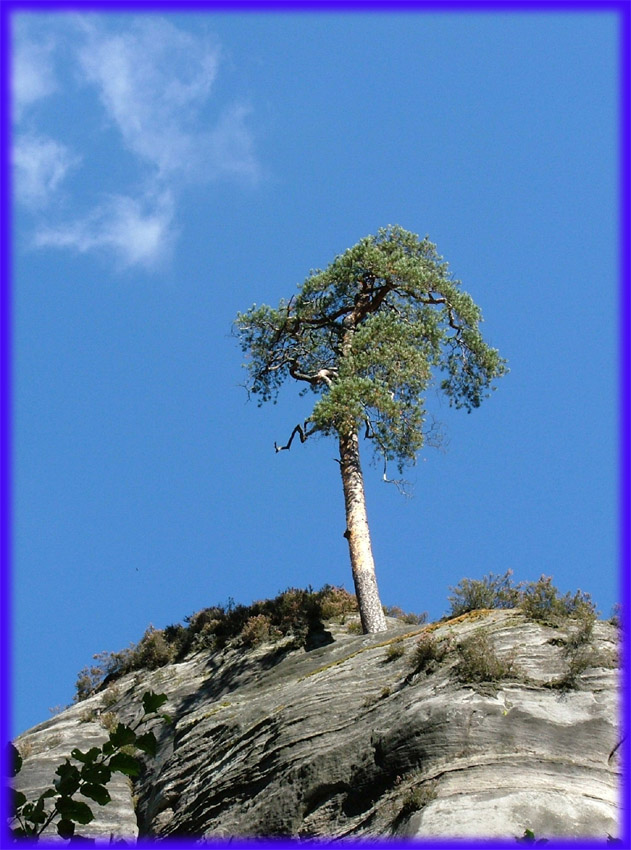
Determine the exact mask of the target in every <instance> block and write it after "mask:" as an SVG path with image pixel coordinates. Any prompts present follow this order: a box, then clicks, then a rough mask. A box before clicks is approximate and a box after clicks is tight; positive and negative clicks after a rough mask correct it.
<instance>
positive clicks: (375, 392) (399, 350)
mask: <svg viewBox="0 0 631 850" xmlns="http://www.w3.org/2000/svg"><path fill="white" fill-rule="evenodd" d="M481 321H482V316H481V313H480V309H479V308H478V306H477V305H476V304H475V303H474V301H473V300H472V298H471V297H470V296H469V295H467V293H466V292H463V291H462V290H461V289H460V283H459V281H457V280H454V279H453V278H452V277H451V275H450V274H449V271H448V268H447V264H446V263H445V262H443V260H442V258H441V257H439V256H438V254H437V253H436V247H435V246H434V245H432V243H431V242H430V241H429V240H428V239H423V240H420V239H419V237H418V236H416V235H415V234H413V233H409V232H408V231H407V230H403V229H402V228H401V227H386V228H384V229H382V230H379V232H378V233H377V235H376V236H367V237H366V238H365V239H362V240H361V241H360V242H358V243H357V245H355V246H354V247H353V248H350V249H349V250H348V251H345V252H344V253H343V254H341V255H340V256H338V257H336V258H335V259H334V260H333V262H332V263H331V264H330V265H329V266H328V268H326V269H324V271H315V272H312V273H311V274H310V275H309V277H308V278H307V279H306V280H305V282H304V283H303V284H302V286H301V287H299V289H298V292H297V294H295V295H293V296H292V297H291V298H290V299H289V301H285V300H283V301H281V302H280V304H279V306H278V307H277V308H276V309H274V308H273V307H268V306H265V305H264V306H262V307H257V306H256V305H254V306H253V307H251V308H250V310H248V312H247V313H240V314H239V315H238V316H237V319H236V322H235V328H236V332H237V335H238V337H239V339H240V342H241V348H242V350H243V351H244V353H245V354H246V355H247V362H246V364H245V366H246V368H247V369H248V371H249V374H250V382H249V385H248V391H249V392H250V393H252V394H253V395H256V396H258V399H259V403H262V402H264V401H269V400H270V399H271V400H273V401H276V396H277V394H278V390H279V389H280V387H281V385H282V384H283V382H284V381H285V380H286V379H287V378H293V379H294V380H296V381H300V382H301V383H303V384H304V385H305V386H304V388H303V390H304V392H306V393H308V392H312V393H314V394H315V395H316V396H317V401H316V403H315V405H314V408H313V411H312V412H311V414H310V415H309V416H308V417H307V419H306V420H305V422H304V424H303V425H300V424H299V425H296V427H295V428H294V430H293V431H292V433H291V436H290V437H289V440H288V442H287V444H286V445H284V446H278V445H276V446H275V448H276V451H282V450H283V449H289V448H290V447H291V443H292V441H293V439H294V437H295V436H296V434H298V435H299V436H300V440H301V442H303V443H304V442H305V440H306V439H307V438H308V437H309V436H310V435H312V434H323V435H326V436H334V437H335V438H336V439H337V440H338V444H339V451H340V458H339V464H340V473H341V476H342V486H343V489H344V503H345V509H346V530H345V532H344V536H345V537H346V538H347V540H348V545H349V554H350V560H351V568H352V572H353V581H354V583H355V592H356V594H357V601H358V604H359V613H360V618H361V623H362V628H363V630H364V632H370V633H372V632H380V631H385V630H386V628H387V624H386V620H385V617H384V615H383V611H382V606H381V602H380V599H379V592H378V588H377V580H376V575H375V566H374V559H373V555H372V547H371V542H370V532H369V528H368V519H367V513H366V504H365V495H364V483H363V474H362V471H361V464H360V454H359V442H360V440H359V437H360V432H362V433H363V434H364V436H365V437H366V438H368V439H369V440H370V441H371V442H372V445H373V448H374V451H375V455H376V456H378V457H381V458H382V459H383V462H384V479H386V480H387V476H386V469H387V464H388V462H389V461H394V462H395V463H396V465H397V467H398V469H399V471H400V472H402V471H403V467H404V466H406V465H412V464H414V463H415V461H416V456H417V454H418V452H419V451H420V449H421V448H422V447H423V443H424V440H425V431H424V424H425V416H426V413H425V401H424V396H425V392H426V390H427V388H428V387H429V386H430V384H431V383H432V382H433V380H434V378H435V377H436V376H437V377H439V378H440V387H441V389H442V390H443V392H444V393H445V394H446V395H447V397H448V398H449V402H450V404H452V405H455V406H456V407H464V408H466V409H467V410H468V411H471V410H472V409H473V408H474V407H478V406H479V405H480V403H481V401H482V399H483V398H484V397H485V396H486V395H488V390H489V389H491V388H492V383H493V381H494V380H495V379H496V378H499V377H501V376H502V375H503V374H505V372H506V371H507V370H506V363H505V361H504V360H503V359H502V358H501V357H500V356H499V353H498V352H497V350H496V349H495V348H491V347H490V346H488V345H487V344H486V343H485V341H484V340H483V339H482V335H481V334H480V331H479V324H480V322H481Z"/></svg>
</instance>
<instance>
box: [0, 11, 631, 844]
mask: <svg viewBox="0 0 631 850" xmlns="http://www.w3.org/2000/svg"><path fill="white" fill-rule="evenodd" d="M86 8H87V9H89V10H90V11H98V10H100V11H109V12H121V11H135V12H158V11H160V12H192V11H197V12H200V11H204V10H213V11H216V12H232V13H235V12H245V13H248V12H265V13H268V14H269V13H273V12H292V13H300V12H348V13H352V12H364V13H365V12H374V13H382V14H383V13H388V14H393V13H397V12H423V11H425V12H441V13H449V12H452V13H453V12H461V13H462V12H488V13H493V12H505V13H506V12H557V13H561V12H565V13H569V12H574V13H580V12H592V13H593V12H609V13H611V12H615V13H618V27H619V30H618V32H619V84H620V92H619V103H618V144H619V153H618V173H619V202H618V203H619V210H618V221H619V235H618V239H619V242H618V251H619V327H618V331H619V431H618V434H619V437H618V439H619V464H620V465H619V484H618V486H619V509H618V510H619V544H618V545H619V568H620V573H619V587H620V600H621V602H622V606H623V608H622V625H623V632H622V634H623V644H622V683H621V684H622V694H623V699H622V718H621V720H622V723H621V728H622V731H623V733H624V739H623V744H622V747H621V749H622V765H623V783H622V797H621V801H622V803H623V805H624V802H625V800H629V799H630V798H631V787H630V783H629V765H630V764H631V740H630V736H629V730H630V729H631V724H630V723H629V711H630V705H629V703H630V699H631V692H630V685H631V674H630V672H629V661H630V660H631V640H630V634H629V626H630V625H631V624H630V623H629V611H630V610H631V486H630V476H631V437H630V435H631V403H630V395H631V278H630V272H631V268H630V267H631V257H630V235H631V204H630V192H631V186H630V181H631V128H630V123H631V111H630V106H631V104H630V90H631V56H630V54H631V0H259V2H257V0H179V2H178V0H39V2H38V0H0V75H1V89H0V665H1V674H0V746H1V747H2V750H1V753H2V755H1V756H0V762H1V764H2V767H3V768H4V769H5V770H6V767H7V765H6V748H5V742H6V741H8V740H9V729H10V722H9V720H10V711H11V709H10V702H9V682H10V679H11V632H10V623H11V619H10V598H11V573H10V564H11V552H12V548H11V530H12V499H11V492H12V491H11V484H12V476H11V447H12V442H11V436H12V434H11V400H12V369H11V352H12V324H11V315H12V313H11V303H12V299H11V232H12V231H11V204H10V198H11V174H10V168H9V151H10V113H11V104H10V90H9V61H10V27H11V15H12V13H14V12H20V11H22V12H24V11H31V12H49V11H66V10H72V9H84V10H85V9H86ZM5 770H3V776H5V775H6V772H5ZM7 804H8V800H7V795H6V794H5V793H4V791H3V793H2V794H1V802H0V835H1V836H3V837H4V838H5V840H6V842H7V844H5V843H4V842H3V841H2V840H1V839H0V848H2V847H4V846H7V845H8V844H9V843H10V838H9V836H8V835H7V833H6V814H7ZM621 828H622V831H621V835H620V836H619V838H620V839H621V841H622V846H623V847H625V848H631V803H629V804H627V805H626V807H625V808H624V809H623V811H622V816H621ZM29 843H30V842H29ZM222 843H223V842H221V841H217V842H213V844H217V845H219V844H222ZM230 843H231V845H232V846H233V847H235V846H236V847H241V846H246V845H250V844H251V843H252V842H251V841H247V840H241V839H237V840H232V841H231V842H230ZM256 843H257V845H258V846H260V844H261V841H260V840H258V841H257V842H256ZM264 843H265V844H267V845H273V846H275V847H278V848H285V847H295V841H291V840H274V839H269V840H267V841H265V842H264ZM320 843H321V842H320ZM369 843H370V846H371V847H372V846H375V845H376V846H379V845H380V844H381V845H383V846H387V847H388V848H391V847H408V846H410V844H414V845H415V846H419V847H441V848H447V847H458V848H466V847H480V848H482V847H493V848H504V847H506V848H511V850H514V848H515V846H516V842H515V841H514V840H509V841H506V840H503V839H501V840H489V839H486V840H485V839H472V840H462V839H460V840H429V841H425V840H423V839H415V840H401V839H384V840H383V841H381V842H380V841H378V840H377V841H374V840H371V841H370V842H369ZM157 844H158V843H156V842H152V841H146V840H140V841H139V842H138V845H137V846H139V847H154V846H157ZM356 845H357V840H356V839H354V840H353V846H356ZM38 846H39V847H47V846H49V847H55V848H56V850H58V848H59V847H60V844H59V843H55V844H47V843H46V842H39V844H38ZM61 846H63V845H61ZM158 846H167V847H169V848H171V847H175V848H192V847H193V846H196V845H195V844H194V840H193V839H191V840H188V841H180V840H175V841H171V840H167V841H164V840H163V841H161V842H159V845H158ZM603 846H604V840H594V841H585V840H581V839H567V840H560V839H559V840H557V839H551V840H550V841H549V842H548V844H547V847H548V848H550V850H554V848H557V847H558V848H565V847H568V848H569V847H572V848H579V847H580V848H590V847H603Z"/></svg>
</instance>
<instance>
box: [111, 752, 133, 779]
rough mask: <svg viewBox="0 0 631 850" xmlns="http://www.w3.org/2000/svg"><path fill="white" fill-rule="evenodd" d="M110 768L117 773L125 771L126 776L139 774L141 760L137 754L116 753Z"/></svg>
mask: <svg viewBox="0 0 631 850" xmlns="http://www.w3.org/2000/svg"><path fill="white" fill-rule="evenodd" d="M110 768H111V769H112V771H114V772H115V773H124V774H125V775H126V776H138V774H139V773H140V762H139V761H138V759H137V758H135V756H130V755H128V754H127V753H116V755H115V756H112V759H111V761H110Z"/></svg>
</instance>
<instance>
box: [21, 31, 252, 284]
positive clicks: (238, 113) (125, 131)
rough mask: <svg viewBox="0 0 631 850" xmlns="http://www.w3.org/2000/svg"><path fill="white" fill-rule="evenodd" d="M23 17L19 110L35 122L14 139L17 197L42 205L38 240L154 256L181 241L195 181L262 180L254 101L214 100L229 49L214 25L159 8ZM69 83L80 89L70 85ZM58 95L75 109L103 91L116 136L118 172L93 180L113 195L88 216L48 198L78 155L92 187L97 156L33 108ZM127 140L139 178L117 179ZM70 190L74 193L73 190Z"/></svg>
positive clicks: (138, 259) (133, 259)
mask: <svg viewBox="0 0 631 850" xmlns="http://www.w3.org/2000/svg"><path fill="white" fill-rule="evenodd" d="M23 17H24V21H23V26H21V27H18V28H17V30H16V44H15V49H14V56H15V60H14V80H13V87H14V100H15V104H16V119H17V121H18V123H20V122H24V125H25V127H28V132H26V131H25V132H22V133H21V135H20V136H18V138H17V139H16V145H15V153H14V165H15V169H16V178H17V179H16V188H17V195H16V197H17V199H18V200H19V201H21V202H22V203H24V204H25V205H27V206H28V207H29V208H30V210H31V211H32V212H33V213H37V215H38V220H36V221H35V227H36V236H35V239H34V244H35V245H37V246H39V247H57V248H66V249H72V250H75V251H78V252H81V253H86V252H91V251H105V250H107V251H109V252H110V253H113V254H114V256H115V257H116V259H117V260H118V261H119V263H120V264H121V265H122V266H131V265H144V266H147V267H151V266H155V264H156V263H157V262H158V261H160V260H162V259H164V258H165V257H166V256H167V255H168V253H169V251H170V249H171V248H172V246H173V244H174V241H175V236H176V202H177V198H178V197H179V196H181V194H182V193H183V192H185V191H186V187H187V186H191V185H195V186H196V187H197V186H199V185H201V184H210V183H211V182H212V181H213V180H216V179H218V178H228V179H233V180H234V179H238V180H240V181H244V180H245V181H250V182H251V181H254V180H256V179H257V177H258V174H259V165H258V161H257V158H256V155H255V152H254V144H253V138H252V133H251V131H250V129H249V127H248V126H247V119H248V116H249V110H248V109H247V108H246V107H244V106H242V105H235V104H232V105H222V106H219V105H218V104H217V103H216V102H214V101H213V99H212V95H213V88H214V82H215V80H216V77H217V73H218V69H219V66H220V60H221V50H220V47H219V45H218V44H217V42H216V41H215V40H214V39H213V38H211V37H210V36H209V35H208V34H206V33H204V32H200V31H198V30H196V31H195V32H190V31H187V30H185V29H180V28H178V27H176V26H175V25H174V24H173V23H171V22H170V21H168V20H167V19H165V18H162V17H159V16H155V15H141V16H136V17H131V18H130V17H119V16H98V15H72V16H60V15H51V16H49V18H50V22H49V23H48V24H45V22H44V23H42V21H41V20H40V19H39V18H38V17H37V16H33V15H30V16H28V15H24V16H23ZM53 59H54V60H55V62H57V63H58V68H57V70H58V71H59V74H58V77H57V78H56V77H55V73H54V72H55V65H54V63H53ZM62 72H63V73H62ZM61 80H64V81H65V82H64V85H63V86H62V85H61ZM72 85H76V86H77V88H76V89H74V90H72V91H71V90H70V89H69V86H72ZM52 94H55V95H56V97H58V98H60V101H59V102H60V106H61V107H62V108H63V109H64V110H65V111H66V113H67V114H74V113H75V112H76V111H77V110H80V109H81V106H79V105H78V104H79V102H80V100H79V99H80V98H82V99H85V98H86V97H87V98H90V97H94V96H96V97H98V103H100V105H101V106H102V108H103V109H104V113H105V116H106V118H107V120H108V122H109V125H110V127H113V128H115V130H116V131H117V136H118V142H114V143H113V144H112V145H111V150H110V153H109V155H108V156H109V160H108V161H110V162H111V164H112V169H111V174H108V173H107V172H102V171H101V173H99V177H98V180H97V181H94V182H95V183H97V184H98V185H99V186H103V185H109V187H111V194H110V195H109V196H108V197H107V199H106V200H105V201H103V199H102V195H95V196H94V197H93V199H92V203H93V207H92V210H91V211H90V212H89V213H88V214H87V216H85V217H84V218H83V219H81V220H74V221H70V223H68V222H67V221H66V222H61V223H60V222H59V221H56V220H55V216H56V215H57V212H58V207H57V206H54V205H52V204H51V203H50V201H51V199H52V198H53V195H54V193H55V192H57V191H58V190H59V188H60V186H61V185H62V182H63V181H64V179H65V177H66V176H67V174H68V172H69V171H70V170H71V169H73V168H75V167H77V166H78V165H79V163H81V166H82V170H81V172H80V175H79V176H80V177H81V178H82V183H83V188H82V194H83V195H84V197H85V192H86V190H87V191H88V192H89V187H90V186H91V183H92V181H91V172H90V169H91V168H92V167H94V165H93V162H92V160H91V157H90V150H89V148H88V147H86V148H85V149H83V148H82V150H81V153H82V156H81V158H80V159H79V158H78V157H77V156H75V155H74V154H73V153H71V151H70V149H69V147H68V145H66V144H62V143H61V141H59V140H56V139H54V138H52V137H51V136H52V131H50V130H48V128H47V126H46V125H45V124H44V122H45V121H46V120H47V119H46V111H45V110H38V109H34V108H29V107H32V106H33V105H34V104H35V103H36V102H37V101H41V100H42V99H43V98H46V97H48V96H50V95H52ZM83 108H85V107H83ZM211 110H212V113H211ZM68 138H72V127H71V126H70V127H69V128H68V134H67V136H66V140H67V139H68ZM80 138H81V139H82V142H81V143H78V144H85V142H86V141H88V142H89V139H90V135H89V133H87V132H83V133H82V134H80ZM73 144H75V143H74V142H73ZM123 151H125V152H126V154H127V155H129V154H131V155H132V157H133V158H135V161H136V165H137V167H136V169H135V177H134V183H135V184H136V185H133V184H132V185H130V184H129V180H128V182H127V183H126V184H125V185H121V184H120V178H119V177H118V176H117V175H118V173H120V171H119V169H118V163H119V162H120V156H121V153H122V152H123ZM97 167H99V166H97ZM101 168H102V166H101ZM117 181H118V185H117ZM88 197H89V195H88ZM64 200H67V201H68V202H69V203H71V202H72V197H71V196H70V195H69V194H66V195H65V196H64ZM44 216H46V219H45V218H44Z"/></svg>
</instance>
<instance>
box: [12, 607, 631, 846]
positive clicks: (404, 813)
mask: <svg viewBox="0 0 631 850" xmlns="http://www.w3.org/2000/svg"><path fill="white" fill-rule="evenodd" d="M388 625H389V631H388V632H385V633H381V634H378V635H369V636H366V635H353V634H349V633H348V630H347V626H345V625H334V624H327V626H326V627H327V630H328V631H327V632H325V633H324V634H323V635H322V636H321V637H323V640H321V641H320V643H321V645H319V646H317V645H316V646H315V647H314V648H311V649H305V648H301V649H295V648H292V645H291V643H290V642H289V641H287V640H284V641H282V642H280V643H276V644H271V643H270V644H265V645H263V646H259V647H257V648H255V649H251V650H247V651H245V650H244V649H243V648H235V647H227V648H225V649H223V650H221V651H215V652H205V653H198V654H196V655H193V656H190V657H189V658H188V659H187V660H185V661H184V662H182V663H180V664H171V665H169V666H166V667H163V668H160V669H158V670H155V671H152V672H144V671H143V672H140V673H133V674H129V675H127V676H125V677H124V678H122V679H120V680H119V681H117V682H115V683H113V684H111V685H110V686H109V687H108V688H106V689H105V690H104V691H102V692H101V693H98V694H96V695H95V696H93V697H91V698H89V699H88V700H85V701H84V702H82V703H80V704H78V705H76V706H73V707H71V708H69V709H67V710H66V711H64V712H63V713H62V714H60V715H58V716H57V717H54V718H52V719H51V720H48V721H47V722H46V723H42V724H40V725H39V726H37V727H35V728H34V729H31V730H29V732H27V733H25V734H24V735H22V736H20V738H19V739H18V740H17V741H16V745H17V746H18V748H19V749H20V750H21V751H22V753H23V754H24V755H25V756H26V757H25V762H24V768H23V771H22V773H21V774H20V776H19V777H18V779H19V787H20V788H21V790H23V791H25V793H27V795H28V796H29V797H33V796H35V795H36V794H37V793H39V791H41V790H42V789H43V788H44V787H46V786H47V785H48V784H50V781H51V779H52V774H53V772H54V768H55V766H56V765H57V764H58V763H59V762H60V760H62V759H63V757H65V755H67V754H68V753H69V752H70V750H71V749H72V748H73V747H75V746H78V747H80V748H82V749H86V748H88V747H89V746H91V745H92V744H93V743H99V742H101V741H103V740H104V739H105V737H106V732H105V730H104V728H103V725H102V724H103V718H104V715H105V717H106V720H107V715H115V716H116V717H117V718H120V719H122V720H124V721H126V722H128V721H129V720H131V719H132V718H133V717H134V716H136V714H137V713H138V706H139V703H140V699H141V696H142V693H143V692H144V691H146V690H148V689H150V688H151V689H153V690H155V691H158V692H164V693H166V694H168V696H169V702H168V704H167V706H165V710H166V711H168V713H169V714H171V715H172V716H173V718H174V723H173V724H172V725H171V726H164V725H156V726H155V729H154V730H155V732H156V734H157V735H158V738H159V752H158V756H157V758H156V759H154V760H149V761H148V762H147V764H146V769H145V771H144V774H143V775H142V777H141V778H140V779H139V780H137V781H136V782H135V784H134V786H133V787H132V786H131V784H130V783H129V782H128V781H127V780H126V779H125V778H122V777H118V778H117V781H116V785H115V786H114V787H113V788H111V789H110V791H111V794H112V797H113V798H114V801H113V803H112V804H111V805H109V806H106V807H103V808H100V807H98V806H97V805H94V806H93V810H94V812H95V815H96V816H97V817H96V819H95V821H94V822H93V823H92V824H90V825H89V826H88V827H85V828H84V829H83V832H84V834H86V835H91V836H95V837H101V838H109V836H110V835H114V836H115V837H116V836H124V837H126V838H130V837H132V838H133V837H136V836H138V835H140V836H145V837H151V836H156V837H158V836H159V837H167V836H170V837H173V836H191V835H195V836H203V837H205V838H207V839H215V838H219V837H226V836H241V837H246V836H303V837H317V836H327V837H343V836H355V837H386V836H399V837H412V836H418V837H425V838H428V837H447V836H449V837H451V838H453V837H463V838H466V837H473V836H475V837H484V838H490V837H504V838H513V837H515V836H521V835H522V834H523V833H524V830H526V829H531V830H533V831H534V833H535V834H536V835H537V836H546V837H548V838H549V837H553V836H568V837H577V836H581V837H592V838H598V839H603V840H604V839H605V838H606V836H607V834H608V833H609V834H611V835H614V836H615V835H617V834H618V832H619V815H618V805H617V804H618V786H619V781H620V777H619V767H618V765H617V763H616V756H615V752H614V751H615V748H616V745H617V744H618V723H617V720H618V710H617V704H618V695H617V682H618V674H617V669H616V664H617V661H616V658H617V637H618V635H617V630H616V629H615V628H614V627H613V626H612V625H610V624H607V623H597V624H596V625H595V627H594V630H593V634H592V637H591V642H590V645H589V654H588V655H586V656H585V655H584V656H583V662H582V663H581V664H580V665H578V666H576V668H575V669H574V673H575V674H576V675H575V676H574V678H573V679H572V677H569V676H567V673H568V664H569V657H570V656H568V652H567V646H564V643H566V642H567V641H568V639H570V638H571V633H572V628H571V627H570V626H561V627H560V628H551V627H549V626H544V625H540V624H537V623H534V622H531V621H529V620H527V619H526V618H525V617H524V616H523V614H522V613H520V612H519V611H501V610H493V611H483V612H472V613H471V614H468V615H464V616H462V617H459V618H456V619H455V620H451V621H446V622H441V623H438V624H433V625H430V626H409V625H404V624H402V623H401V622H400V621H397V620H392V619H388ZM480 632H484V633H485V634H486V635H487V636H488V640H489V641H490V644H491V647H492V649H493V651H494V652H495V653H496V654H497V656H498V657H499V658H500V659H504V660H505V661H506V660H507V659H508V660H510V661H512V668H511V667H510V665H508V669H509V670H510V671H511V672H510V675H509V676H508V677H507V678H502V679H501V680H499V681H495V682H475V681H473V682H463V681H461V678H462V674H458V669H459V668H458V663H459V659H460V654H459V652H458V650H457V646H458V644H460V643H462V641H464V640H466V639H467V638H468V637H471V636H475V635H476V634H479V633H480ZM422 636H426V637H427V636H430V639H431V640H433V641H434V642H435V643H434V644H433V645H434V646H440V647H442V650H443V657H442V659H440V658H439V660H437V661H434V662H432V663H430V664H427V665H426V666H425V668H423V669H420V670H417V671H416V672H414V668H413V667H412V666H411V665H410V659H411V658H412V655H413V652H414V648H415V645H416V643H417V641H418V640H419V638H421V637H422ZM327 641H328V642H327ZM393 647H394V649H393ZM401 650H403V654H401ZM581 651H583V652H585V651H586V650H585V648H584V647H583V648H582V650H581ZM439 655H440V654H439ZM459 675H460V678H459ZM563 679H564V680H565V681H564V684H565V685H566V688H565V689H564V688H563V687H561V684H562V680H563Z"/></svg>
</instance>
